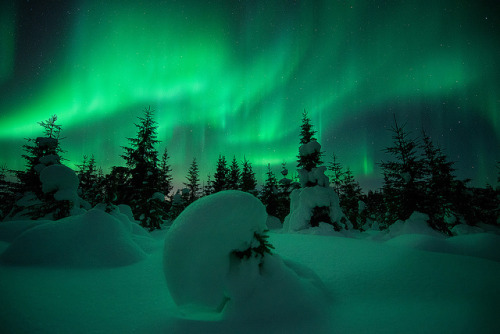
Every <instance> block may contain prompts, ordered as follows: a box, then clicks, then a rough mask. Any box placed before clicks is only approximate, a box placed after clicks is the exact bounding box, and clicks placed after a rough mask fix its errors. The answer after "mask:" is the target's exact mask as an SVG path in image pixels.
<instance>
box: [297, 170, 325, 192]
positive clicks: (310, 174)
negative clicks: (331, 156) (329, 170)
mask: <svg viewBox="0 0 500 334" xmlns="http://www.w3.org/2000/svg"><path fill="white" fill-rule="evenodd" d="M325 172H326V167H325V166H319V167H315V168H312V169H311V170H310V171H307V170H306V169H304V168H301V169H299V170H298V173H299V179H300V186H301V187H302V188H305V187H306V186H307V184H308V182H311V183H312V184H317V185H318V186H321V187H328V185H329V184H330V180H329V179H328V176H326V175H325Z"/></svg>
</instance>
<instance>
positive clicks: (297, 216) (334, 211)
mask: <svg viewBox="0 0 500 334" xmlns="http://www.w3.org/2000/svg"><path fill="white" fill-rule="evenodd" d="M317 206H319V207H321V206H326V207H329V208H330V217H331V219H332V221H334V222H340V220H341V219H342V217H344V214H343V213H342V209H341V208H340V205H339V197H338V195H337V194H336V193H335V190H333V188H329V187H328V188H325V187H321V186H314V187H307V188H301V189H295V190H294V191H292V194H291V195H290V214H289V215H288V216H286V218H285V222H284V223H283V230H284V231H286V232H293V231H299V230H303V229H306V228H308V227H310V224H309V222H310V220H311V216H312V210H313V208H315V207H317Z"/></svg>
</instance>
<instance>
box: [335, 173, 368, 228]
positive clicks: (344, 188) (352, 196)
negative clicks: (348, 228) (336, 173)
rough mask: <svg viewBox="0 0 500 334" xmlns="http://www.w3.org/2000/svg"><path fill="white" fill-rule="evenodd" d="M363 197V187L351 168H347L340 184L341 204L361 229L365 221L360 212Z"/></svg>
mask: <svg viewBox="0 0 500 334" xmlns="http://www.w3.org/2000/svg"><path fill="white" fill-rule="evenodd" d="M361 198H362V191H361V187H360V186H359V183H358V182H357V181H356V179H354V176H353V174H352V171H351V169H350V168H347V170H346V172H345V173H344V178H343V179H342V183H341V185H340V206H341V207H342V211H343V212H344V213H345V215H346V216H347V218H348V219H349V221H350V222H351V223H352V225H353V227H354V228H355V229H360V228H361V226H362V225H363V223H364V221H362V218H361V216H360V212H359V201H361Z"/></svg>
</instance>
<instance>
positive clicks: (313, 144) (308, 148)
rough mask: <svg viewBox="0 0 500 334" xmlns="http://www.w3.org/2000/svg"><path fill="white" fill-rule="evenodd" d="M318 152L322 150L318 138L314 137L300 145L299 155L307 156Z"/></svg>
mask: <svg viewBox="0 0 500 334" xmlns="http://www.w3.org/2000/svg"><path fill="white" fill-rule="evenodd" d="M316 152H321V144H320V143H318V141H317V140H316V139H312V140H311V141H310V142H308V143H305V144H302V145H300V147H299V155H300V156H301V157H306V156H308V155H311V154H314V153H316Z"/></svg>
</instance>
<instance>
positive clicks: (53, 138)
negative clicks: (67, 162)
mask: <svg viewBox="0 0 500 334" xmlns="http://www.w3.org/2000/svg"><path fill="white" fill-rule="evenodd" d="M56 121H57V116H56V115H53V116H52V117H50V118H49V119H48V120H46V121H42V122H38V124H39V125H40V126H41V127H42V128H43V130H44V132H45V136H44V137H37V138H36V139H32V138H27V139H26V140H27V144H25V145H23V149H24V151H25V152H26V154H23V155H22V157H23V158H24V159H25V160H26V170H25V171H20V172H18V173H17V178H18V179H19V182H20V185H21V191H22V192H23V193H26V192H33V193H34V194H35V195H36V196H37V197H42V196H43V192H42V184H41V182H40V171H41V169H43V167H44V166H47V165H50V164H60V163H61V156H60V154H61V153H62V152H63V151H62V149H61V146H60V133H61V125H59V124H56Z"/></svg>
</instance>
